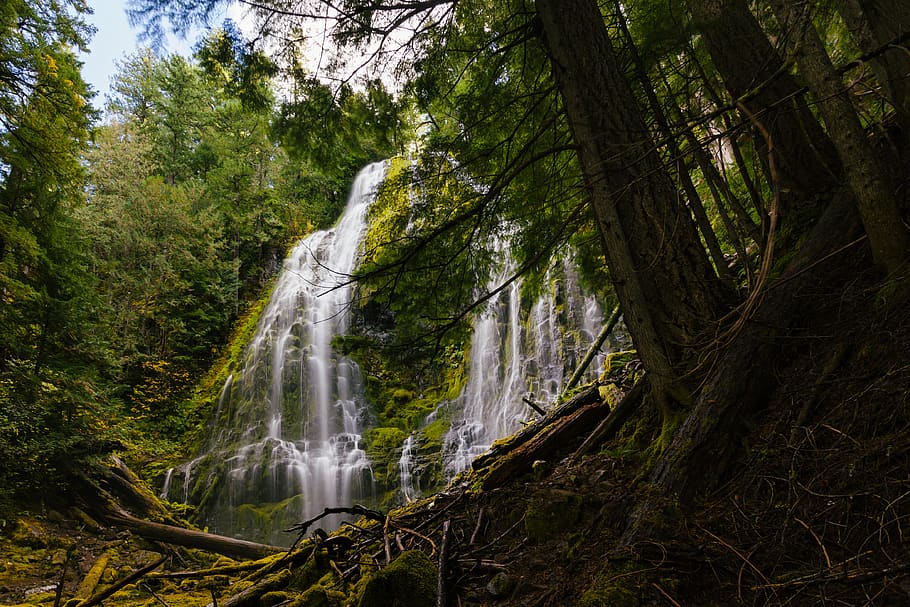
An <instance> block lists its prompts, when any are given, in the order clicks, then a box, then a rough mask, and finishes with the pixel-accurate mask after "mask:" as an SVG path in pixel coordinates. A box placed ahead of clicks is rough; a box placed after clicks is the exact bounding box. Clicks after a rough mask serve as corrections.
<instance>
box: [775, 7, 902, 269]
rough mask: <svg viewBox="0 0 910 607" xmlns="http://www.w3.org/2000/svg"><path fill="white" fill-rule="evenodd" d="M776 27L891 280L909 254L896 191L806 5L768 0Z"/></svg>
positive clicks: (877, 256) (880, 262) (878, 259)
mask: <svg viewBox="0 0 910 607" xmlns="http://www.w3.org/2000/svg"><path fill="white" fill-rule="evenodd" d="M771 7H772V9H773V11H774V14H775V16H776V18H777V21H778V23H779V24H780V26H781V28H782V29H783V30H784V31H785V32H789V35H787V36H785V38H786V39H787V40H788V41H789V43H790V44H791V45H792V46H793V53H794V55H795V56H796V60H797V63H798V64H799V71H800V75H801V76H802V77H803V78H804V79H805V80H806V82H807V84H808V85H809V89H810V90H811V91H812V94H813V96H814V97H815V99H816V103H817V104H818V108H819V112H820V113H821V115H822V118H823V119H824V121H825V124H826V125H827V127H828V132H829V133H830V136H831V140H832V141H833V142H834V145H835V146H836V147H837V152H838V154H839V155H840V159H841V162H842V163H843V166H844V170H845V172H846V174H847V179H848V180H849V182H850V187H851V189H852V190H853V195H854V196H855V197H856V203H857V206H858V208H859V212H860V215H861V216H862V220H863V226H864V227H865V229H866V234H867V235H868V236H869V244H870V245H871V246H872V255H873V256H874V257H875V262H876V264H877V265H878V266H880V267H881V268H882V269H883V270H884V271H885V272H886V273H888V274H892V275H896V273H897V272H898V270H900V269H902V268H903V267H904V266H905V264H906V262H907V259H908V254H910V233H908V231H907V228H906V227H905V226H904V223H903V221H902V218H901V215H900V211H899V209H898V205H897V199H896V198H895V194H894V192H895V189H896V188H895V185H894V184H892V183H891V180H890V178H889V176H888V173H887V172H886V171H885V170H883V168H882V165H883V162H882V161H881V160H880V159H879V155H878V154H877V153H876V151H875V149H874V148H873V147H872V143H871V142H870V141H869V138H868V137H867V136H866V133H865V131H864V130H863V127H862V124H860V121H859V117H858V116H857V114H856V110H855V108H854V106H853V102H852V101H851V99H850V96H849V91H848V90H847V89H846V87H845V86H844V82H843V80H842V79H841V76H840V74H839V73H838V71H837V70H836V69H835V68H834V64H833V63H831V58H830V57H829V56H828V53H827V52H826V51H825V47H824V45H823V44H822V41H821V38H819V35H818V32H817V31H816V29H815V26H814V25H813V24H812V21H811V19H810V17H809V12H808V5H805V6H804V5H794V4H792V3H791V2H790V1H789V0H772V1H771Z"/></svg>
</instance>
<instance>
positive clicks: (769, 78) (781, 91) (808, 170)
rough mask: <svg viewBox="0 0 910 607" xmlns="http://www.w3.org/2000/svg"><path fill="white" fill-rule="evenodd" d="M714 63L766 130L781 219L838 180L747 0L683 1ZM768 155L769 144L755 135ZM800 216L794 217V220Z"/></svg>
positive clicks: (816, 128)
mask: <svg viewBox="0 0 910 607" xmlns="http://www.w3.org/2000/svg"><path fill="white" fill-rule="evenodd" d="M686 4H687V5H688V7H689V11H690V13H691V14H692V17H693V20H694V22H695V25H696V27H697V28H698V30H699V32H701V34H702V38H703V39H704V41H705V46H706V47H707V49H708V53H709V54H710V55H711V60H712V62H713V63H714V67H715V68H716V69H717V71H718V72H719V73H720V76H721V79H722V80H723V81H724V84H725V85H726V87H727V90H728V91H729V92H730V95H731V96H732V97H733V99H734V100H740V101H741V103H742V105H743V106H744V107H745V109H746V110H747V114H748V115H749V116H751V117H753V118H754V119H755V120H758V121H759V122H760V123H761V124H762V125H763V127H764V129H765V131H767V132H768V133H769V134H770V139H771V141H770V144H771V145H772V146H773V154H774V156H775V163H776V165H777V167H778V173H779V178H780V180H781V182H782V183H780V184H779V185H780V187H781V191H782V192H784V194H785V195H784V196H783V197H782V208H781V210H780V212H781V220H782V221H783V222H789V221H791V216H792V215H794V213H793V210H794V209H795V208H796V207H798V206H799V207H803V208H805V205H806V204H807V201H809V200H814V199H815V196H816V194H817V193H818V192H819V191H821V190H830V189H832V188H833V187H835V186H836V185H837V183H838V182H839V175H840V172H841V171H840V168H839V166H838V164H837V156H836V154H835V152H834V148H833V147H832V145H831V142H830V141H829V140H828V137H827V135H826V134H825V132H824V130H822V128H821V125H819V123H818V121H817V120H816V119H815V117H814V116H813V115H812V112H811V111H810V110H809V108H808V106H807V105H806V103H805V100H804V99H803V96H802V94H801V93H800V90H801V88H800V86H799V84H798V83H797V82H796V81H795V80H794V79H793V78H792V77H791V76H790V75H789V74H788V73H787V71H786V69H785V67H784V62H783V61H782V60H781V58H780V56H779V55H778V54H777V52H776V51H775V49H774V47H773V46H772V45H771V43H770V41H769V40H768V37H767V36H766V35H765V33H764V31H762V29H761V26H760V25H759V23H758V21H756V19H755V17H754V16H753V15H752V13H751V12H750V11H749V7H748V6H747V4H746V2H745V0H687V1H686ZM755 139H756V147H757V148H759V149H760V150H764V153H763V154H762V157H763V158H765V157H767V152H768V143H769V142H767V141H764V139H763V138H762V137H756V138H755ZM815 216H817V215H815ZM803 219H804V218H800V217H792V221H793V222H799V221H802V220H803Z"/></svg>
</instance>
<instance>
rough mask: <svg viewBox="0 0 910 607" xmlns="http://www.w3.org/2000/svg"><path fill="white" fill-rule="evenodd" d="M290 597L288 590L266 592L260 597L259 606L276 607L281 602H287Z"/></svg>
mask: <svg viewBox="0 0 910 607" xmlns="http://www.w3.org/2000/svg"><path fill="white" fill-rule="evenodd" d="M289 599H290V595H289V594H288V593H287V592H277V591H275V592H266V593H265V594H263V595H262V596H261V597H259V607H275V605H280V604H281V603H286V602H288V600H289Z"/></svg>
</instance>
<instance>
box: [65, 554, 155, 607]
mask: <svg viewBox="0 0 910 607" xmlns="http://www.w3.org/2000/svg"><path fill="white" fill-rule="evenodd" d="M169 558H170V556H169V555H164V556H162V557H161V558H160V559H158V560H157V561H153V562H151V563H149V564H148V565H146V566H145V567H143V568H142V569H139V570H138V571H135V572H133V573H131V574H130V575H128V576H126V577H125V578H123V579H122V580H120V581H119V582H115V583H113V584H111V585H110V586H109V587H107V588H105V589H104V590H102V591H101V592H99V593H97V594H93V595H92V596H90V597H88V598H87V599H85V600H84V601H82V602H81V603H79V607H92V606H93V605H97V604H98V603H100V602H101V601H103V600H105V599H107V598H109V597H111V596H113V595H114V594H115V593H116V592H117V591H119V590H120V589H122V588H125V587H126V586H129V585H130V584H132V583H133V582H135V581H137V580H138V579H140V578H141V577H142V576H144V575H145V574H146V573H150V572H151V571H153V570H155V569H157V568H158V567H160V566H161V565H162V564H164V561H166V560H168V559H169Z"/></svg>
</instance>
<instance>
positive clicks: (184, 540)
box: [107, 510, 285, 559]
mask: <svg viewBox="0 0 910 607" xmlns="http://www.w3.org/2000/svg"><path fill="white" fill-rule="evenodd" d="M107 520H108V521H109V522H110V523H112V524H115V525H120V526H122V527H126V528H127V529H129V530H130V531H132V532H134V533H136V534H137V535H141V536H142V537H144V538H146V539H150V540H155V541H159V542H164V543H167V544H175V545H177V546H185V547H188V548H198V549H199V550H206V551H208V552H214V553H216V554H223V555H225V556H230V557H234V558H239V559H260V558H263V557H266V556H270V555H273V554H276V553H278V552H284V551H285V549H284V548H280V547H278V546H269V545H267V544H258V543H256V542H248V541H246V540H238V539H235V538H232V537H225V536H223V535H216V534H213V533H205V532H202V531H195V530H193V529H184V528H182V527H175V526H173V525H164V524H161V523H153V522H151V521H146V520H143V519H140V518H136V517H135V516H133V515H131V514H129V513H127V512H124V511H122V510H121V511H119V512H116V513H114V514H110V515H108V516H107Z"/></svg>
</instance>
